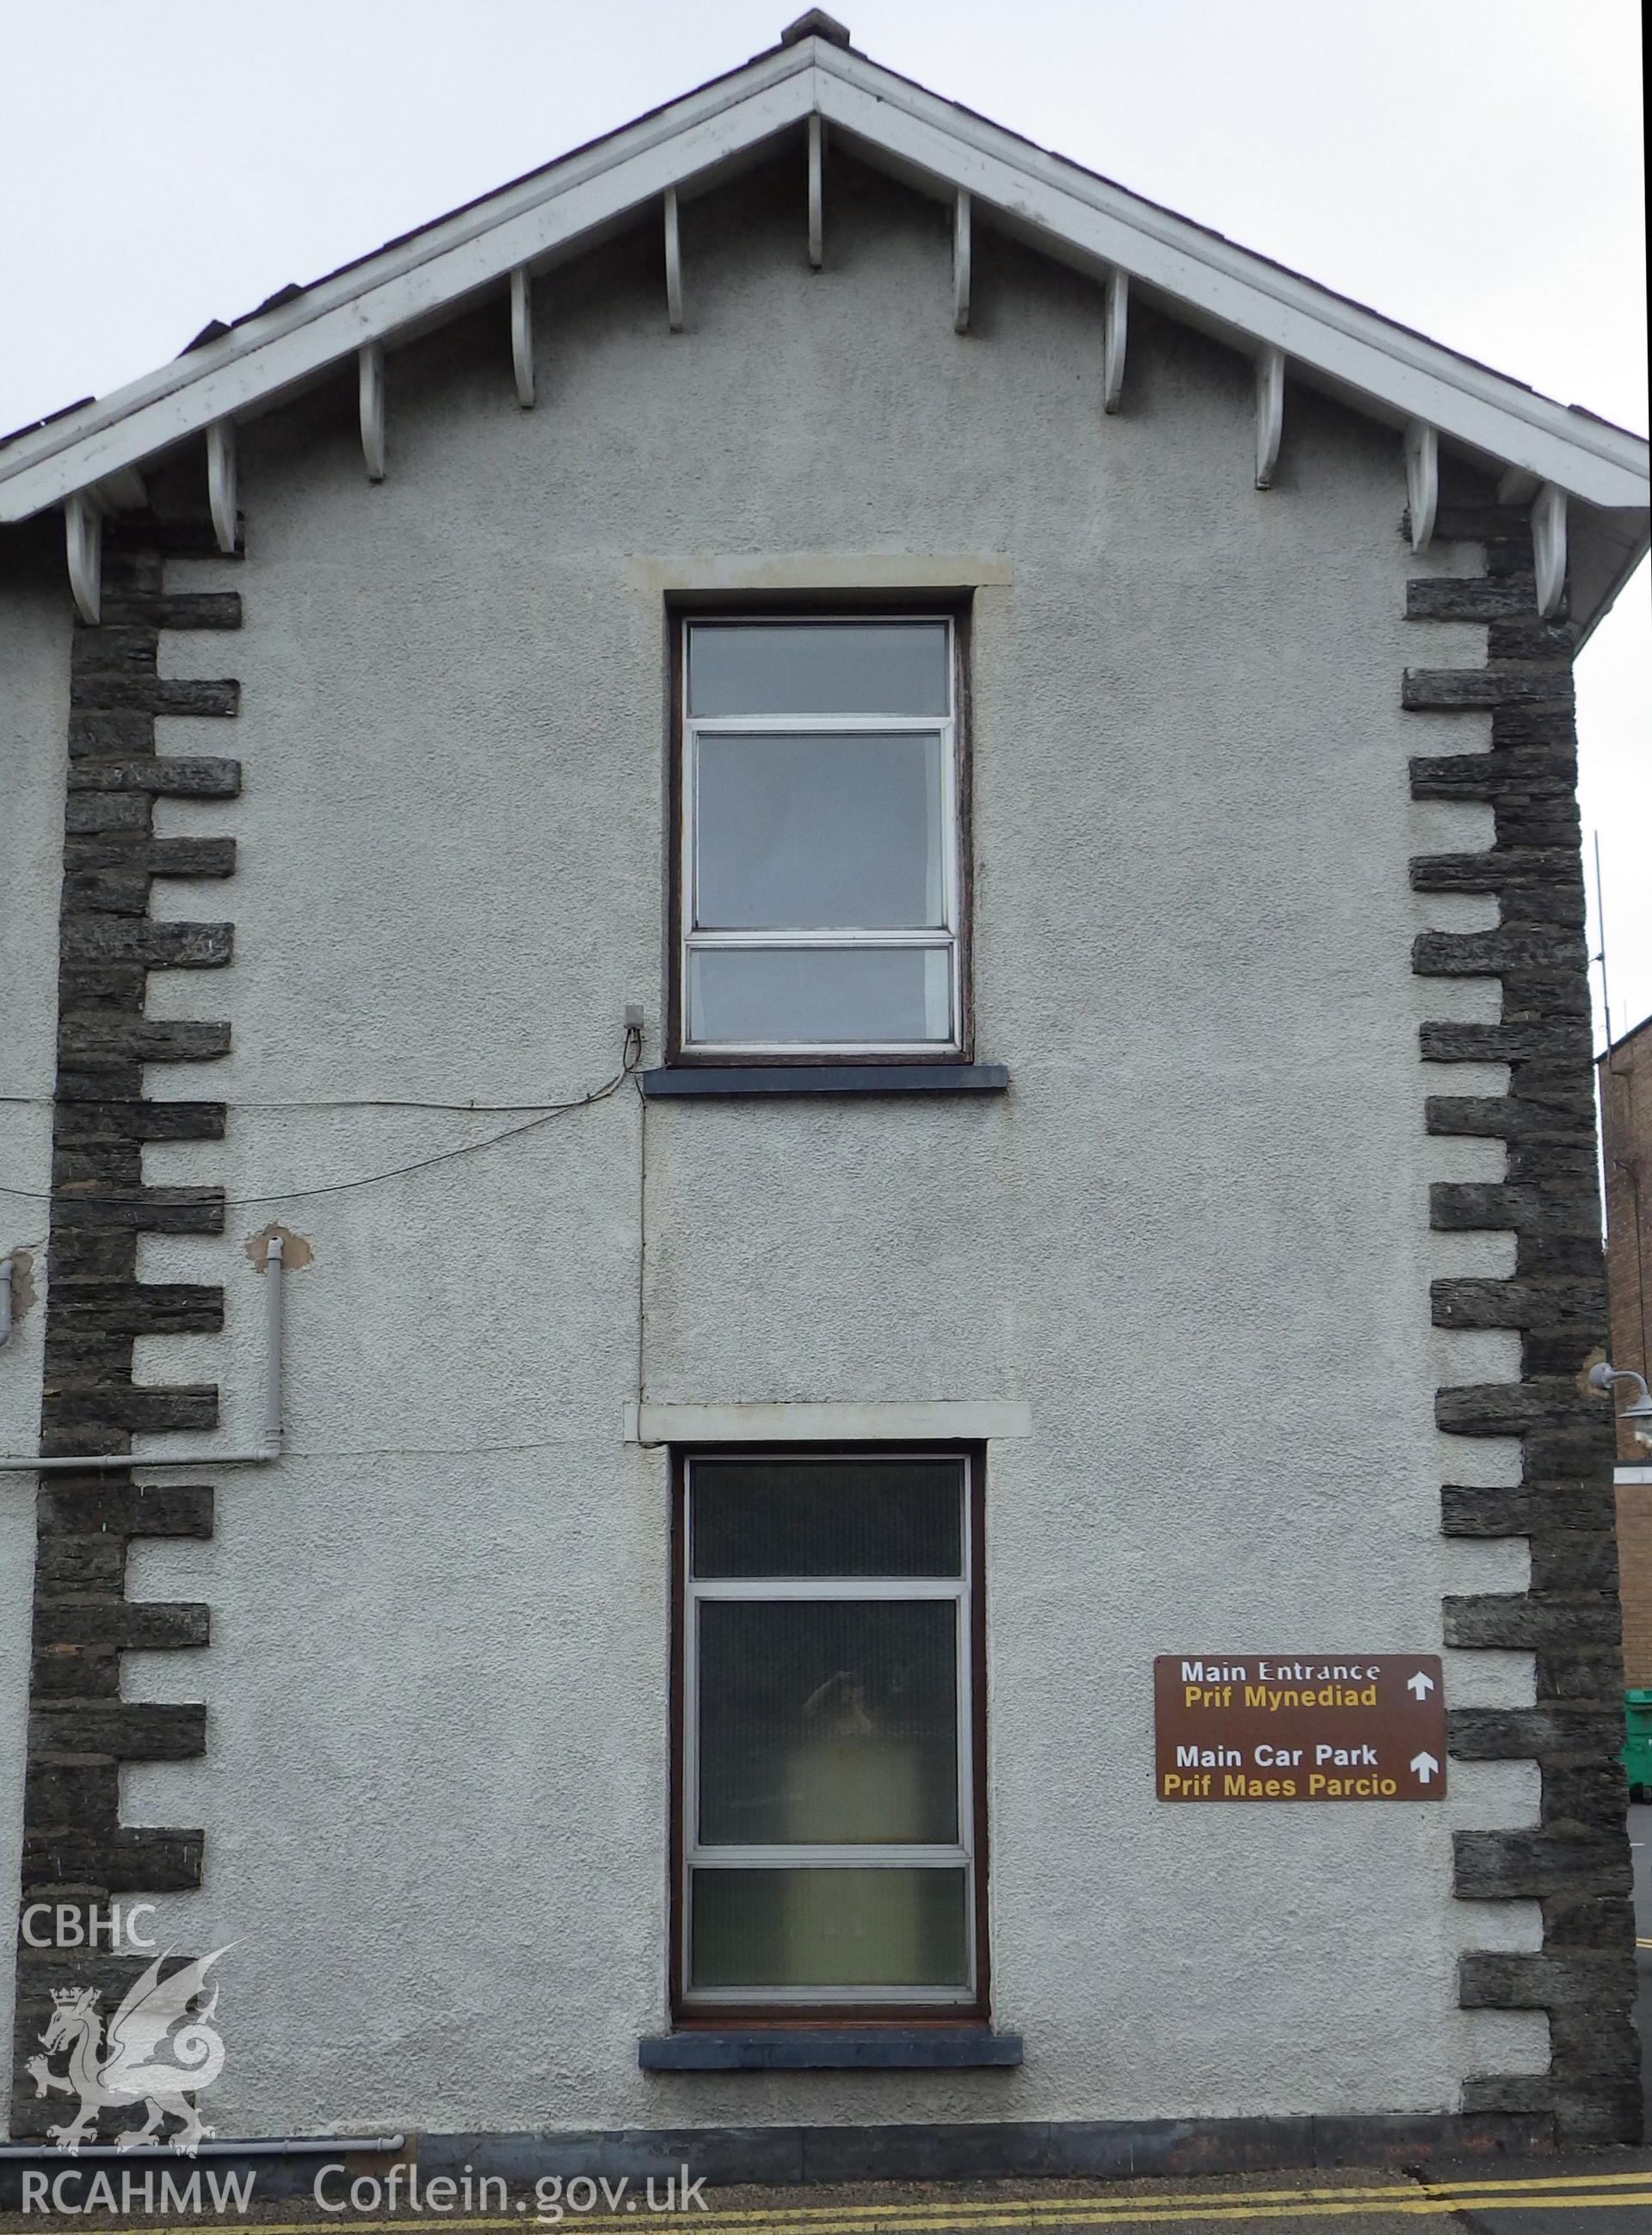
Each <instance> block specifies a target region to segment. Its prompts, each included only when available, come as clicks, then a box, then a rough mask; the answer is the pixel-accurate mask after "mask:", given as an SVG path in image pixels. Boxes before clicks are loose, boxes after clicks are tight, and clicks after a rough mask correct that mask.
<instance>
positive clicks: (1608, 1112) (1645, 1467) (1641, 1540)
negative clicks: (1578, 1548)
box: [1596, 1017, 1652, 1685]
mask: <svg viewBox="0 0 1652 2235" xmlns="http://www.w3.org/2000/svg"><path fill="white" fill-rule="evenodd" d="M1596 1070H1597V1072H1598V1075H1599V1084H1600V1102H1601V1141H1602V1151H1603V1160H1604V1163H1605V1167H1606V1286H1607V1295H1608V1301H1609V1310H1610V1315H1611V1330H1612V1348H1611V1358H1612V1363H1613V1365H1614V1366H1619V1367H1631V1368H1632V1369H1633V1370H1634V1371H1635V1372H1636V1373H1642V1374H1645V1373H1652V1340H1649V1334H1648V1330H1649V1328H1652V1299H1649V1296H1648V1293H1647V1291H1648V1285H1649V1278H1652V1231H1649V1215H1652V1017H1648V1018H1644V1019H1642V1022H1641V1023H1640V1024H1638V1025H1636V1027H1635V1029H1634V1031H1633V1032H1625V1033H1624V1035H1623V1038H1622V1039H1619V1040H1616V1041H1615V1042H1614V1043H1613V1045H1611V1046H1610V1047H1609V1049H1608V1050H1607V1052H1606V1053H1605V1054H1604V1055H1603V1056H1602V1057H1601V1058H1600V1059H1599V1062H1598V1064H1597V1065H1596ZM1617 1546H1618V1564H1619V1568H1620V1570H1621V1573H1622V1589H1623V1681H1624V1682H1625V1683H1626V1684H1632V1685H1639V1684H1646V1685H1652V1439H1649V1437H1648V1434H1647V1432H1646V1430H1645V1429H1644V1428H1642V1429H1641V1430H1639V1431H1638V1432H1637V1431H1636V1428H1635V1427H1634V1426H1631V1424H1630V1423H1629V1422H1628V1421H1627V1420H1623V1419H1620V1420H1619V1421H1618V1424H1617Z"/></svg>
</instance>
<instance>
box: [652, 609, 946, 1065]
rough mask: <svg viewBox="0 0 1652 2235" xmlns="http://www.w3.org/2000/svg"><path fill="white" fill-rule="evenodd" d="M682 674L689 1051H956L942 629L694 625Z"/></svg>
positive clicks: (684, 1027) (896, 622) (682, 1000)
mask: <svg viewBox="0 0 1652 2235" xmlns="http://www.w3.org/2000/svg"><path fill="white" fill-rule="evenodd" d="M683 662H684V688H683V735H682V740H681V751H682V756H683V759H682V795H681V796H682V803H683V816H682V819H683V829H682V861H681V871H680V883H679V908H680V939H679V951H678V973H679V978H678V988H677V993H678V1019H679V1022H680V1044H681V1045H682V1047H683V1049H684V1050H685V1052H692V1053H695V1054H702V1053H703V1054H706V1055H711V1056H727V1057H736V1056H757V1057H765V1056H766V1057H784V1056H792V1057H797V1056H803V1055H811V1054H812V1055H828V1054H830V1055H839V1056H842V1055H845V1054H850V1055H855V1054H858V1055H862V1056H864V1055H891V1056H893V1055H901V1056H908V1057H911V1056H937V1055H940V1056H945V1055H948V1054H955V1053H957V1052H960V1051H961V1049H962V1046H963V989H962V985H961V979H960V925H959V885H960V868H959V854H960V847H959V816H958V792H959V785H958V775H957V752H958V739H957V710H956V684H955V681H954V669H955V665H956V661H955V657H954V625H953V623H952V621H951V620H950V619H947V618H945V617H944V616H940V615H936V616H929V617H924V618H914V619H895V618H889V619H883V618H873V617H864V618H855V619H818V620H816V619H810V620H798V619H790V618H788V619H755V618H751V619H739V620H721V619H719V620H690V621H688V622H686V623H685V626H684V630H683Z"/></svg>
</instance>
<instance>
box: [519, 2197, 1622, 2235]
mask: <svg viewBox="0 0 1652 2235" xmlns="http://www.w3.org/2000/svg"><path fill="white" fill-rule="evenodd" d="M1624 2204H1648V2205H1652V2186H1648V2187H1646V2188H1643V2189H1642V2190H1639V2191H1638V2192H1631V2193H1625V2192H1623V2191H1622V2190H1614V2191H1613V2192H1611V2193H1610V2194H1609V2195H1606V2196H1600V2195H1595V2194H1590V2195H1580V2194H1577V2193H1576V2192H1573V2193H1572V2194H1570V2195H1568V2196H1564V2197H1556V2196H1547V2197H1544V2196H1521V2197H1509V2198H1506V2199H1499V2198H1498V2197H1497V2196H1496V2195H1495V2194H1493V2195H1490V2196H1487V2195H1481V2194H1474V2195H1469V2196H1465V2197H1460V2198H1456V2199H1452V2198H1446V2197H1441V2198H1439V2199H1432V2198H1427V2197H1423V2198H1416V2199H1411V2200H1409V2201H1407V2202H1404V2203H1398V2202H1396V2203H1387V2204H1375V2203H1371V2204H1328V2203H1325V2202H1319V2203H1314V2204H1272V2205H1269V2204H1262V2205H1244V2206H1237V2207H1235V2208H1227V2207H1223V2208H1221V2209H1218V2210H1216V2211H1210V2210H1205V2211H1203V2212H1201V2211H1197V2210H1195V2211H1177V2212H1107V2211H1097V2212H1091V2211H1086V2210H1085V2209H1083V2207H1082V2206H1079V2207H1078V2208H1077V2209H1074V2208H1072V2206H1067V2207H1063V2206H1059V2205H1052V2206H1047V2207H1045V2206H1037V2207H1033V2206H1029V2207H1027V2208H1026V2209H1024V2210H1020V2211H1018V2210H1017V2209H1016V2207H1015V2206H1013V2205H1012V2206H1008V2207H1007V2208H1002V2207H1000V2215H999V2217H998V2218H996V2219H958V2218H948V2217H942V2216H941V2215H939V2214H936V2215H933V2216H930V2217H928V2218H925V2219H914V2218H912V2217H909V2216H908V2215H907V2214H905V2213H902V2212H898V2211H892V2212H889V2213H888V2215H887V2216H886V2217H884V2218H882V2219H875V2220H862V2221H857V2222H855V2225H856V2226H857V2227H860V2228H862V2229H864V2230H866V2231H867V2235H955V2231H963V2230H970V2231H974V2235H991V2232H992V2231H994V2230H1010V2231H1013V2230H1015V2229H1017V2228H1032V2227H1036V2228H1048V2229H1052V2230H1056V2229H1060V2228H1063V2227H1098V2226H1112V2227H1122V2226H1161V2227H1163V2226H1183V2227H1185V2226H1196V2225H1199V2224H1200V2223H1201V2222H1206V2221H1210V2220H1217V2219H1221V2220H1228V2219H1348V2218H1362V2219H1375V2218H1378V2217H1380V2215H1381V2214H1383V2213H1384V2212H1392V2213H1395V2214H1403V2216H1404V2217H1405V2218H1406V2219H1450V2218H1451V2217H1452V2215H1453V2214H1454V2213H1455V2212H1458V2211H1459V2209H1461V2208H1462V2206H1465V2205H1475V2206H1480V2207H1482V2208H1485V2209H1491V2208H1495V2209H1497V2210H1498V2211H1501V2212H1554V2211H1568V2212H1578V2211H1589V2210H1590V2209H1591V2208H1594V2209H1598V2208H1600V2207H1602V2206H1610V2205H1624ZM562 2224H563V2225H565V2226H567V2225H579V2224H580V2223H579V2222H578V2221H577V2220H574V2221H564V2222H563V2223H562ZM615 2224H616V2225H629V2226H631V2227H635V2226H636V2225H637V2221H636V2219H634V2218H633V2219H629V2220H628V2221H625V2222H616V2223H615ZM692 2224H695V2225H702V2226H704V2227H705V2229H706V2230H707V2235H715V2231H716V2228H717V2225H718V2223H717V2220H716V2219H715V2218H714V2217H712V2218H707V2219H705V2220H703V2221H702V2220H700V2219H698V2215H696V2216H695V2219H694V2222H693V2223H692ZM840 2224H842V2223H840ZM784 2225H785V2223H783V2222H779V2221H773V2222H770V2221H764V2222H759V2223H757V2224H755V2225H754V2227H753V2230H752V2235H766V2231H767V2230H768V2229H769V2228H770V2227H773V2228H774V2229H775V2231H776V2235H781V2231H782V2230H783V2226H784Z"/></svg>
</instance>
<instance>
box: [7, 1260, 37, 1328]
mask: <svg viewBox="0 0 1652 2235" xmlns="http://www.w3.org/2000/svg"><path fill="white" fill-rule="evenodd" d="M39 1246H40V1245H39V1244H38V1243H37V1242H36V1243H31V1244H30V1245H29V1247H28V1248H27V1249H25V1248H24V1247H23V1243H22V1242H19V1243H18V1245H17V1247H16V1249H12V1250H10V1251H8V1252H7V1254H6V1255H4V1256H3V1257H0V1280H3V1279H6V1278H8V1276H9V1278H10V1289H11V1294H10V1305H11V1308H10V1314H8V1318H9V1322H10V1325H11V1326H13V1327H15V1326H16V1323H17V1321H19V1320H21V1319H25V1318H27V1316H28V1314H29V1307H30V1306H31V1305H32V1304H36V1303H37V1302H38V1301H40V1291H39V1289H38V1288H36V1286H35V1251H36V1249H38V1248H39Z"/></svg>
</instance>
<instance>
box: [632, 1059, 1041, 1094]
mask: <svg viewBox="0 0 1652 2235" xmlns="http://www.w3.org/2000/svg"><path fill="white" fill-rule="evenodd" d="M1009 1083H1010V1074H1009V1071H1008V1068H1007V1066H1006V1065H1004V1064H1001V1063H796V1064H790V1063H776V1064H761V1065H759V1064H752V1065H739V1064H727V1065H724V1064H704V1065H700V1064H672V1065H665V1066H664V1067H662V1068H661V1069H659V1070H657V1071H645V1072H643V1073H642V1091H643V1092H644V1093H645V1094H646V1096H647V1097H648V1099H649V1100H650V1101H651V1102H663V1101H675V1100H678V1099H684V1100H691V1101H701V1100H708V1101H709V1100H717V1099H718V1098H723V1097H726V1096H731V1095H747V1094H1003V1093H1005V1092H1006V1091H1007V1090H1008V1087H1009Z"/></svg>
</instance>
